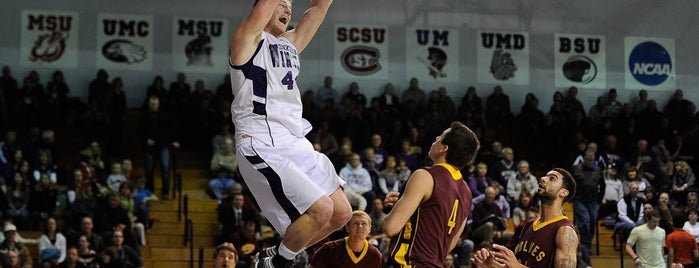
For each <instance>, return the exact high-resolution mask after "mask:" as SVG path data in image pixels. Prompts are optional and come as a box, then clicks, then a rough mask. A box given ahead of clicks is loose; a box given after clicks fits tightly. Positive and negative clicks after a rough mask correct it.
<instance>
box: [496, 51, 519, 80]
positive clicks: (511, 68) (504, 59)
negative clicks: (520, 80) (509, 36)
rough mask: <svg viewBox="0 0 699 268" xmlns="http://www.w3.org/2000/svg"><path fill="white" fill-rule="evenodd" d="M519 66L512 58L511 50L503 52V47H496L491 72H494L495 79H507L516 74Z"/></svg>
mask: <svg viewBox="0 0 699 268" xmlns="http://www.w3.org/2000/svg"><path fill="white" fill-rule="evenodd" d="M515 71H517V66H515V62H514V60H512V54H510V53H509V52H505V53H503V51H502V49H496V50H495V51H494V52H493V60H492V61H491V62H490V73H492V74H493V77H494V78H495V80H500V81H503V80H507V79H510V78H512V77H514V76H515Z"/></svg>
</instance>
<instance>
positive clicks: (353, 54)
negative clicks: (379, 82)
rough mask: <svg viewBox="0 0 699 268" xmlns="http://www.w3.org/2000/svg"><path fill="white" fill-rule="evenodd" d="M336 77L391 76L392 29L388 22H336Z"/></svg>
mask: <svg viewBox="0 0 699 268" xmlns="http://www.w3.org/2000/svg"><path fill="white" fill-rule="evenodd" d="M334 36H335V56H334V57H335V77H339V78H350V79H353V78H365V79H387V78H388V41H389V40H388V29H387V28H386V27H385V26H369V25H349V24H337V25H335V35H334Z"/></svg>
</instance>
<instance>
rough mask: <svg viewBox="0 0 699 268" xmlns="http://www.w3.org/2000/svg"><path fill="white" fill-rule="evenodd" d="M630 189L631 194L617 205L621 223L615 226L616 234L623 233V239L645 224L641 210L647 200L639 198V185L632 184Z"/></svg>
mask: <svg viewBox="0 0 699 268" xmlns="http://www.w3.org/2000/svg"><path fill="white" fill-rule="evenodd" d="M629 189H630V190H629V193H628V194H626V195H625V196H624V198H622V199H621V200H619V202H618V203H617V215H618V217H619V222H617V223H616V225H615V226H614V232H617V233H621V235H622V237H628V236H629V233H630V232H631V229H633V228H634V227H636V226H639V225H641V224H644V223H645V222H644V221H643V210H642V209H641V208H642V206H643V203H644V201H645V200H644V199H643V198H641V197H638V183H636V182H631V183H630V184H629Z"/></svg>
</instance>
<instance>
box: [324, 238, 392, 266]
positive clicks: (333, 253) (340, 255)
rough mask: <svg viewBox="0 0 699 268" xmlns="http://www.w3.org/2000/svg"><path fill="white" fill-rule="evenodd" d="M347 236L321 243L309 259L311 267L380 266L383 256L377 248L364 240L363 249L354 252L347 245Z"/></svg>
mask: <svg viewBox="0 0 699 268" xmlns="http://www.w3.org/2000/svg"><path fill="white" fill-rule="evenodd" d="M348 239H349V237H345V238H344V239H338V240H335V241H330V242H327V243H325V244H323V246H322V247H320V248H319V249H318V251H316V253H315V254H314V255H313V260H312V261H311V266H312V267H313V268H326V267H327V268H356V267H361V268H381V266H382V265H383V257H382V255H381V252H379V250H378V249H377V248H376V247H374V246H372V245H369V242H368V241H366V240H364V250H363V251H362V252H354V251H352V249H351V248H350V247H349V245H347V240H348Z"/></svg>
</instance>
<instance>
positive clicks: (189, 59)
mask: <svg viewBox="0 0 699 268" xmlns="http://www.w3.org/2000/svg"><path fill="white" fill-rule="evenodd" d="M229 37H230V36H229V32H228V21H227V20H225V19H210V18H189V17H174V18H173V20H172V69H173V70H176V71H181V72H204V73H225V72H226V70H228V68H227V67H228V50H229V49H228V39H229Z"/></svg>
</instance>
